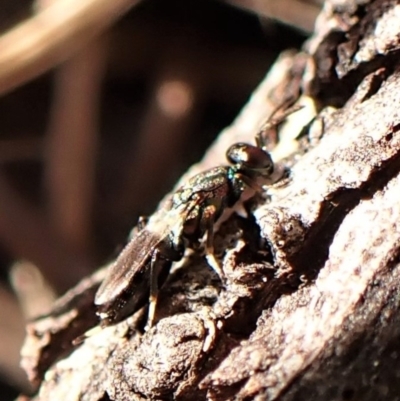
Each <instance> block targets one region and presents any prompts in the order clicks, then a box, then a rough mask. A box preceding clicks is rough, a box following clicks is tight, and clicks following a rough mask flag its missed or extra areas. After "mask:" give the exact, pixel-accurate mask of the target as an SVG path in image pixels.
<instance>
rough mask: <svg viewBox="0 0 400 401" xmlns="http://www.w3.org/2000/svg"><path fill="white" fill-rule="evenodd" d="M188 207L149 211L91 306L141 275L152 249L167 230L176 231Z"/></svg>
mask: <svg viewBox="0 0 400 401" xmlns="http://www.w3.org/2000/svg"><path fill="white" fill-rule="evenodd" d="M190 210H191V207H190V205H182V207H177V208H172V209H169V210H165V209H160V210H159V211H157V212H156V213H155V214H153V216H152V217H151V218H150V220H149V222H148V223H147V225H146V226H145V227H144V228H143V229H142V230H141V231H139V232H138V233H137V234H136V235H135V236H134V237H133V238H132V240H131V241H130V242H129V243H128V244H127V245H126V247H125V248H124V249H123V250H122V252H121V253H120V255H119V256H118V258H117V260H116V261H115V263H114V264H113V265H112V266H111V267H110V268H109V272H108V273H107V276H106V278H105V279H104V281H103V282H102V284H101V286H100V288H99V289H98V290H97V293H96V296H95V300H94V303H95V305H97V306H101V305H106V304H109V303H111V302H112V301H113V300H115V299H117V298H118V297H119V296H120V294H122V293H123V292H125V291H126V290H127V289H129V287H131V286H132V284H133V282H134V281H135V279H136V278H137V276H138V275H145V272H144V271H143V270H144V269H145V268H146V264H148V263H149V258H150V257H151V255H152V253H153V252H154V250H155V248H156V247H157V246H158V245H159V244H160V243H161V241H163V240H165V239H166V237H167V236H168V235H169V233H171V231H175V232H178V233H179V232H180V231H179V230H180V229H181V226H182V225H183V223H184V221H185V218H186V216H187V214H188V213H189V212H190Z"/></svg>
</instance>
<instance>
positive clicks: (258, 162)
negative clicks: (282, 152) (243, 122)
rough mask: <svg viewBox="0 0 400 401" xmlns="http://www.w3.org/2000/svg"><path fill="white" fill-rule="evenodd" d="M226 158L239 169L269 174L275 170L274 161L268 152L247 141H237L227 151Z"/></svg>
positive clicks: (263, 174)
mask: <svg viewBox="0 0 400 401" xmlns="http://www.w3.org/2000/svg"><path fill="white" fill-rule="evenodd" d="M226 158H227V159H228V161H229V162H230V163H232V164H233V165H235V166H236V167H237V168H238V169H239V170H241V171H243V172H245V171H248V172H249V173H252V172H254V173H258V174H259V175H262V176H268V175H270V174H271V173H272V171H273V170H274V162H273V161H272V158H271V156H270V154H269V153H268V152H266V151H265V150H262V149H261V148H259V147H258V146H253V145H249V144H247V143H235V144H234V145H232V146H231V147H230V148H229V149H228V150H227V152H226Z"/></svg>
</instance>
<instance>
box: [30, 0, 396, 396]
mask: <svg viewBox="0 0 400 401" xmlns="http://www.w3.org/2000/svg"><path fill="white" fill-rule="evenodd" d="M398 7H399V5H398V2H397V1H382V0H380V1H378V0H377V1H373V2H372V1H370V2H368V1H363V2H359V1H358V2H357V1H350V0H348V1H334V0H331V1H327V2H326V3H325V8H324V11H323V12H322V14H321V15H320V17H319V19H318V23H317V27H316V32H315V34H314V36H313V37H312V38H311V40H310V41H309V42H308V43H307V44H306V45H305V47H304V51H303V52H302V53H298V54H294V53H288V54H286V55H284V56H282V57H281V58H280V59H279V60H278V61H277V63H276V65H275V66H274V68H273V69H272V71H271V73H270V74H269V75H268V76H267V78H266V79H265V81H264V82H263V83H262V84H261V85H260V87H259V88H258V89H257V90H256V91H255V94H254V97H253V98H252V99H251V101H250V102H249V104H248V105H247V106H246V107H245V109H244V110H243V113H242V114H241V115H240V116H239V117H238V119H237V121H235V122H234V124H233V125H232V126H231V127H230V128H228V129H227V130H226V131H225V132H224V133H223V134H222V135H221V137H220V139H219V140H218V142H217V143H216V144H215V145H214V146H213V147H212V148H211V150H210V151H209V153H208V154H207V155H206V157H205V158H204V160H203V161H202V162H201V163H200V164H199V165H197V166H195V167H194V168H193V169H192V170H191V171H190V172H189V173H188V174H194V173H196V172H198V171H200V170H202V169H204V168H208V167H210V166H212V165H215V164H221V163H223V154H224V151H225V149H226V148H227V146H228V145H229V144H231V143H233V142H236V141H238V140H243V139H246V140H248V141H249V140H252V138H253V136H254V134H255V132H256V129H257V127H259V126H260V124H261V122H262V120H263V119H264V118H265V117H266V116H267V115H268V113H269V112H270V111H271V110H272V109H273V107H274V105H276V104H279V103H281V102H283V101H284V100H287V99H293V98H298V102H299V103H300V104H305V105H306V107H305V108H304V110H303V111H300V112H298V113H296V115H294V116H293V117H292V118H291V119H290V121H289V122H288V123H287V124H286V125H285V126H284V127H282V129H281V131H280V142H279V144H278V146H277V147H276V148H275V149H274V156H275V160H277V161H278V162H280V164H281V165H284V166H290V167H291V176H290V179H289V180H288V182H287V183H286V185H281V186H279V187H276V188H273V189H270V191H269V195H270V197H269V198H268V199H266V200H265V199H264V200H262V199H258V200H257V202H253V209H252V213H251V214H250V216H249V217H248V218H247V219H246V218H240V217H238V216H235V215H234V216H231V218H230V219H229V220H228V221H227V222H226V223H224V224H223V225H222V226H221V228H220V230H219V233H218V235H217V238H216V241H215V242H216V243H215V248H216V251H217V255H218V256H219V257H222V260H223V267H224V270H225V273H226V275H227V278H228V284H227V286H226V287H225V288H223V287H222V286H221V283H220V282H219V281H218V280H217V278H216V277H215V275H214V274H213V273H212V272H211V271H210V269H209V268H208V266H207V264H206V263H205V262H204V261H203V259H202V258H201V257H200V256H198V255H196V254H194V255H191V256H188V257H187V258H185V260H184V261H183V262H182V263H181V264H180V267H179V268H177V269H176V270H175V272H174V273H173V274H172V275H171V277H170V279H169V280H168V282H167V283H166V285H165V286H164V288H163V290H162V291H161V296H160V302H159V307H158V310H157V319H156V320H157V322H156V325H155V326H154V327H153V328H152V329H151V330H150V331H148V332H146V333H143V332H142V331H141V330H140V327H142V325H143V324H142V323H141V322H140V318H141V316H143V314H144V313H143V312H144V311H143V310H141V311H138V312H137V313H136V314H135V315H134V316H132V317H131V318H129V319H127V321H125V322H122V323H120V324H118V325H116V326H114V327H110V328H107V329H104V330H101V331H99V332H98V333H97V334H94V335H93V336H91V337H90V338H88V339H87V340H86V341H85V342H84V343H83V344H81V345H80V346H79V347H77V348H76V349H75V350H74V351H73V352H72V353H70V354H69V356H67V357H65V356H64V357H63V359H60V360H59V361H58V362H56V363H53V362H54V361H56V360H57V358H60V357H61V355H62V354H65V352H67V351H69V352H71V351H72V347H70V346H69V345H68V344H69V343H68V341H63V343H62V345H60V343H58V344H56V343H52V340H51V336H50V334H47V338H49V337H50V341H49V342H48V343H47V344H46V346H43V345H41V344H38V343H36V344H35V343H34V341H32V337H33V336H35V335H36V334H37V333H36V332H35V329H37V328H38V327H39V325H40V324H41V325H43V324H44V322H47V324H48V326H47V329H46V330H48V333H51V335H53V336H54V335H55V333H57V331H58V330H60V331H63V332H65V333H68V330H69V329H68V325H64V326H63V327H61V326H62V325H58V326H57V324H56V322H55V321H56V317H55V314H50V315H49V316H48V317H46V318H43V319H42V320H41V321H39V322H37V323H33V324H32V325H31V330H30V335H29V336H28V340H27V343H26V346H25V351H26V352H27V353H28V351H30V352H31V354H35V355H36V359H31V361H32V363H31V365H30V366H29V368H28V372H29V373H30V374H31V376H32V377H34V378H35V379H36V383H39V381H40V380H42V382H41V384H40V387H39V388H38V395H37V396H36V397H34V398H33V399H35V400H38V401H39V400H40V401H45V400H61V401H62V400H68V401H73V400H82V399H84V400H109V399H110V400H116V401H122V400H142V399H177V400H304V399H307V400H321V401H322V400H324V401H325V400H353V399H354V400H356V399H357V400H360V399H362V400H381V399H385V400H395V399H398V394H399V385H398V376H399V374H400V361H399V351H398V350H399V338H400V313H399V309H400V303H399V299H400V266H399V254H400V252H399V246H400V202H399V194H400V174H399V173H400V132H399V127H400V112H399V93H400V65H399V62H398V60H399V57H398V50H397V49H398V47H399V40H400V39H399V36H398V18H397V17H396V12H398V11H397V10H398ZM333 106H334V107H333ZM313 110H314V111H316V112H313ZM297 114H298V115H297ZM313 117H316V118H315V119H314V120H313V119H312V118H313ZM251 216H254V217H255V218H254V219H252V218H251ZM96 285H97V284H96ZM94 288H95V286H94V287H92V286H87V287H86V288H85V286H81V288H80V289H79V290H75V293H74V295H73V296H72V298H71V299H70V300H69V302H70V303H69V304H68V303H66V302H64V304H65V305H71V308H70V309H71V310H75V312H76V313H77V315H78V316H80V315H82V316H84V315H85V313H88V312H87V311H88V310H90V308H91V302H92V301H91V299H92V297H93V292H94V290H93V289H94ZM79 291H81V293H80V294H79ZM83 294H86V298H85V296H84V295H83ZM75 297H77V298H78V297H80V298H79V299H85V300H86V301H85V302H82V303H81V304H80V305H78V306H77V303H76V302H73V300H74V299H77V298H75ZM72 305H75V306H74V307H72ZM68 312H70V311H68V308H66V309H65V313H68ZM92 316H93V314H92ZM52 322H54V323H52ZM84 323H85V324H84ZM35 325H36V326H35ZM77 325H78V326H79V325H81V326H80V327H81V328H82V330H78V329H77ZM88 326H90V324H88V321H87V320H85V319H83V320H82V319H81V321H80V323H79V321H78V322H77V323H76V325H75V326H74V330H75V331H73V335H77V334H78V333H79V332H83V331H84V330H86V329H87V328H88ZM71 332H72V329H71ZM44 334H45V333H43V332H42V335H44ZM67 337H69V338H70V337H71V336H68V335H67V334H66V337H65V338H67ZM72 337H73V336H72ZM29 342H31V344H30V343H29ZM29 347H31V348H29ZM35 347H36V348H35ZM69 347H70V349H69V350H68V348H69ZM49 349H51V352H52V363H53V364H52V365H51V366H49V365H50V363H47V364H43V363H42V361H43V355H44V354H45V352H48V350H49ZM25 366H27V365H26V363H25ZM45 371H46V374H45V375H44V373H45Z"/></svg>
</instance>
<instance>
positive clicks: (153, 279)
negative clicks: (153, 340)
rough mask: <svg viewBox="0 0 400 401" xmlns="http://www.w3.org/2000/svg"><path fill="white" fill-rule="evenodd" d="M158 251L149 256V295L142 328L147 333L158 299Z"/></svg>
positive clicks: (151, 324) (150, 326)
mask: <svg viewBox="0 0 400 401" xmlns="http://www.w3.org/2000/svg"><path fill="white" fill-rule="evenodd" d="M159 254H160V251H159V250H158V249H155V250H154V252H153V254H152V255H151V261H150V295H149V313H148V316H147V324H146V327H145V328H144V329H145V331H148V330H150V329H151V328H152V326H153V323H154V317H155V315H156V307H157V299H158V273H159V272H158V268H157V260H158V258H159Z"/></svg>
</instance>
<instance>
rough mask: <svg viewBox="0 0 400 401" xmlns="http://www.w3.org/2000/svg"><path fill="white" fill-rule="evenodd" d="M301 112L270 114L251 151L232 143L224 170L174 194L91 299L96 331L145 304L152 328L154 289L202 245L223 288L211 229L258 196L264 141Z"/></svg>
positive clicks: (268, 171)
mask: <svg viewBox="0 0 400 401" xmlns="http://www.w3.org/2000/svg"><path fill="white" fill-rule="evenodd" d="M299 108H300V106H294V107H292V108H289V109H286V110H284V111H283V113H282V114H281V115H280V116H279V117H276V118H274V115H275V113H276V112H274V113H273V114H272V115H271V116H270V118H269V119H268V120H267V122H266V123H265V124H264V126H263V127H262V129H261V130H260V131H259V132H258V133H257V135H256V137H255V142H256V144H255V145H251V144H248V143H235V144H233V145H232V146H230V148H229V149H228V150H227V152H226V158H227V160H228V162H229V165H226V166H219V167H215V168H211V169H210V170H207V171H204V172H201V173H199V174H197V175H195V176H194V177H192V178H191V179H189V180H188V181H187V182H186V184H184V185H183V186H182V187H180V188H179V189H177V190H176V191H175V192H174V193H173V194H172V196H171V197H170V198H169V199H168V201H167V202H166V203H165V204H164V205H163V206H162V207H161V208H160V209H159V210H158V211H156V212H155V213H154V214H153V215H152V216H151V217H150V218H149V219H148V221H147V222H146V223H145V224H142V225H141V227H139V229H138V230H137V232H136V234H135V235H134V236H133V238H132V239H131V240H130V242H129V243H128V244H127V245H126V247H125V248H124V249H123V251H122V252H121V254H120V255H119V256H118V258H117V259H116V261H115V263H114V264H113V265H112V266H111V267H110V269H109V272H108V273H107V276H106V278H105V279H104V281H103V282H102V284H101V286H100V287H99V289H98V291H97V293H96V295H95V300H94V303H95V306H96V311H97V315H98V316H99V319H100V325H101V326H108V325H111V324H114V323H117V322H119V321H121V320H123V319H125V318H126V317H128V316H129V315H130V314H132V313H133V312H134V311H135V310H137V309H138V308H139V307H140V306H143V305H144V304H145V303H146V301H147V299H149V302H150V304H149V312H148V321H147V327H151V326H152V324H153V320H154V316H155V310H156V302H157V294H158V288H159V287H160V286H161V285H162V284H163V283H164V281H165V280H166V278H167V276H168V273H169V270H170V268H171V265H172V263H173V262H174V261H179V260H180V259H182V257H183V254H184V251H185V249H186V248H192V249H197V247H198V244H199V243H200V241H202V240H203V239H204V243H205V254H206V259H207V262H208V264H209V265H210V266H211V268H213V269H214V271H215V272H216V273H217V275H218V276H219V278H220V279H221V281H222V282H223V283H225V275H224V272H223V270H222V268H221V266H220V264H219V263H218V261H217V260H216V258H215V256H214V249H213V238H214V228H215V225H216V223H217V221H218V220H219V219H220V217H221V215H222V213H223V212H224V211H225V210H226V209H228V208H232V207H233V206H235V204H236V203H237V202H238V201H239V200H240V198H241V197H242V195H243V193H244V191H245V190H246V188H251V189H253V190H254V191H260V190H262V186H260V185H259V181H260V180H261V181H262V180H268V179H269V178H270V177H271V175H272V173H273V172H274V163H273V161H272V158H271V155H270V154H269V152H268V151H267V149H266V143H265V135H264V133H265V132H266V131H268V130H272V129H276V127H277V126H278V124H280V123H281V122H282V121H284V120H285V119H286V117H287V116H288V115H289V114H291V113H293V112H294V111H297V110H298V109H299Z"/></svg>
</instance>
